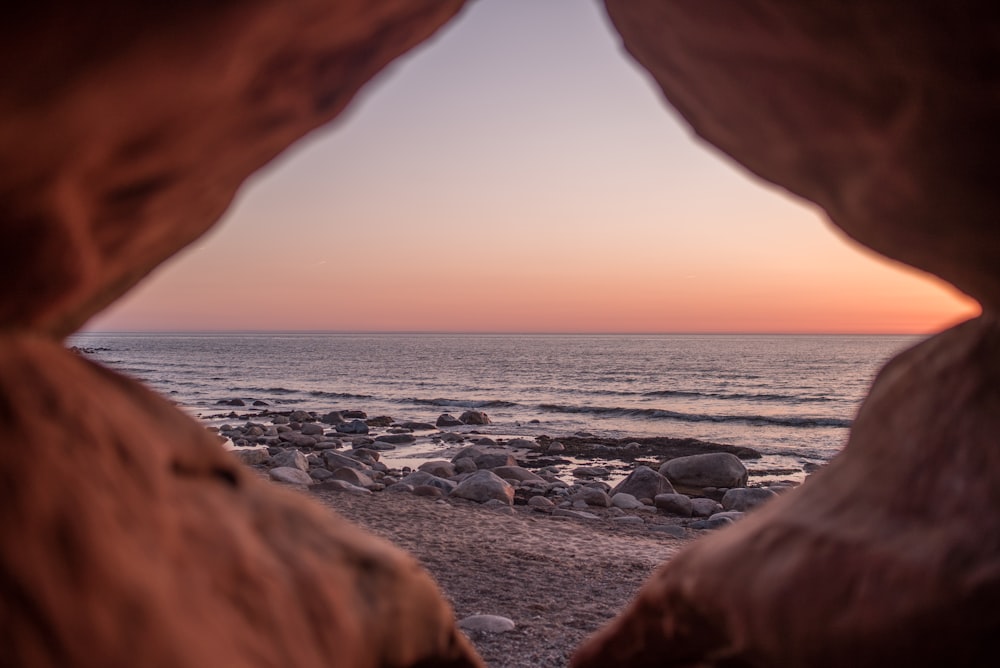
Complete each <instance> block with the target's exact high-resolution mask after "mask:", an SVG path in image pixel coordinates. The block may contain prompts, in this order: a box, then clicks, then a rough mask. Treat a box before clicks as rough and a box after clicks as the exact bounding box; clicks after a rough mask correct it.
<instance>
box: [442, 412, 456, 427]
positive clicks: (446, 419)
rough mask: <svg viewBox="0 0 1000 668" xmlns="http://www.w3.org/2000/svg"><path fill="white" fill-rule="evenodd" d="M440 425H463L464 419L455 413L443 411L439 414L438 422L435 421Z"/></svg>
mask: <svg viewBox="0 0 1000 668" xmlns="http://www.w3.org/2000/svg"><path fill="white" fill-rule="evenodd" d="M435 424H436V425H437V426H438V427H461V426H462V421H461V420H459V419H458V418H456V417H455V416H454V415H450V414H448V413H442V414H441V415H439V416H438V419H437V422H436V423H435Z"/></svg>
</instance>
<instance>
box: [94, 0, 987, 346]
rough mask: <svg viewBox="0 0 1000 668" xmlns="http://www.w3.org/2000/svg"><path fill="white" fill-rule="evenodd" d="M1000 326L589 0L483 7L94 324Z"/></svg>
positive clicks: (925, 329)
mask: <svg viewBox="0 0 1000 668" xmlns="http://www.w3.org/2000/svg"><path fill="white" fill-rule="evenodd" d="M976 313H978V307H977V306H976V304H975V303H974V302H972V301H971V300H969V299H968V298H966V297H964V296H962V295H960V294H959V293H957V292H956V291H954V290H953V289H952V288H950V287H949V286H946V285H945V284H943V283H942V282H940V281H938V280H936V279H934V278H932V277H930V276H928V275H926V274H922V273H919V272H917V271H916V270H912V269H908V268H905V267H903V266H901V265H899V264H896V263H892V262H890V261H888V260H885V259H882V258H880V257H879V256H876V255H875V254H874V253H872V252H870V251H867V250H866V249H863V248H861V247H860V246H858V245H857V244H854V243H853V242H850V241H849V240H847V239H846V238H845V237H844V236H843V235H842V234H840V233H839V231H837V230H836V229H835V228H834V227H833V226H832V225H830V224H829V223H827V222H826V221H825V218H824V217H823V215H822V213H821V212H820V211H818V210H817V209H816V208H815V207H813V206H812V205H810V204H809V203H806V202H803V201H802V200H798V199H796V198H794V197H792V196H791V195H789V194H787V193H785V192H784V191H782V190H781V189H779V188H776V187H774V186H772V185H769V184H766V183H765V182H763V181H760V180H759V179H757V178H756V177H753V176H751V175H749V174H748V173H747V172H745V171H744V170H742V168H740V167H739V166H738V165H736V164H735V163H734V162H732V161H731V160H730V159H728V158H727V157H726V156H724V155H722V154H721V153H719V152H717V151H716V150H715V149H714V148H712V147H710V146H708V145H707V144H705V143H703V142H701V141H700V140H698V139H697V138H695V137H693V135H692V133H691V132H690V130H689V129H688V128H687V126H686V125H685V124H684V122H683V121H682V120H681V119H680V118H679V117H678V116H677V115H676V113H675V112H674V111H673V110H672V109H670V108H669V107H668V106H667V105H666V104H665V102H664V101H663V99H662V96H661V94H660V93H659V90H658V88H657V87H656V86H655V84H654V83H653V82H652V81H651V79H650V78H649V77H648V75H646V74H645V72H644V70H642V69H641V68H639V67H638V66H637V65H636V64H635V63H633V62H632V61H631V60H630V59H629V57H628V56H627V54H625V53H624V51H623V50H622V48H621V45H620V41H619V39H618V37H617V34H616V33H614V31H613V29H612V28H611V27H610V24H609V22H608V20H607V18H606V16H605V15H604V12H603V7H602V6H601V5H600V4H598V3H596V2H591V1H583V0H475V1H474V2H472V3H470V5H469V6H468V7H467V8H466V9H465V10H464V12H463V13H462V14H461V15H460V16H459V17H458V19H457V20H456V21H453V22H452V23H451V24H449V25H448V26H446V27H445V28H443V29H442V30H441V31H440V32H439V33H438V34H437V35H436V36H435V37H434V38H432V39H431V40H430V41H429V42H427V43H425V44H423V45H421V46H420V47H418V48H417V49H416V50H414V51H412V52H410V53H409V54H406V55H405V56H403V57H402V58H400V59H399V60H397V61H396V62H395V63H393V64H392V65H391V66H390V67H389V68H388V70H387V71H385V72H383V73H382V74H381V75H379V77H377V78H376V79H375V80H373V81H372V82H370V83H369V84H368V86H367V87H366V88H365V89H363V90H362V92H361V93H360V94H359V95H358V98H357V99H356V100H355V101H354V102H353V103H352V105H351V107H350V108H349V109H348V111H347V112H346V113H345V114H343V115H342V116H341V117H340V118H338V119H337V120H336V121H334V122H333V123H332V124H331V125H329V126H327V127H325V128H322V129H320V130H318V131H316V132H314V133H312V134H310V135H309V136H308V137H306V138H305V139H304V140H303V141H300V142H299V143H298V144H297V145H295V146H294V147H292V148H291V149H289V150H288V151H286V152H285V153H284V154H283V155H282V156H280V157H279V158H278V159H277V160H275V161H274V162H272V163H271V164H270V165H268V166H266V167H265V168H264V169H262V170H261V171H259V172H258V173H257V174H255V175H253V176H252V177H251V178H250V179H249V180H248V181H247V182H246V183H245V184H244V186H243V188H242V189H241V191H240V193H239V195H238V197H237V199H236V202H235V203H234V205H233V207H232V208H231V209H230V210H229V212H227V214H226V216H225V217H224V219H223V220H222V221H221V222H220V223H219V224H218V225H217V226H216V227H215V229H214V230H213V231H212V232H210V233H209V234H208V235H206V236H205V237H203V238H202V239H201V240H199V241H198V242H196V243H195V244H193V245H192V246H190V247H188V248H187V249H186V250H185V251H183V252H182V253H180V254H179V255H178V256H175V257H174V258H172V259H171V260H170V261H168V262H167V263H166V264H164V265H163V266H161V267H160V268H159V269H158V270H157V271H155V272H154V273H153V274H152V275H151V277H149V278H147V279H146V280H145V281H144V282H143V283H141V284H140V285H139V286H138V287H137V288H135V289H133V290H132V292H130V293H129V294H128V295H126V297H124V298H123V299H122V300H120V301H119V302H118V303H116V304H115V305H113V306H112V307H111V308H110V309H108V310H107V311H105V312H104V313H102V314H100V315H99V316H97V317H96V318H95V319H94V320H93V321H92V322H91V323H90V324H89V325H88V327H87V329H89V330H91V331H94V330H103V331H142V330H157V331H164V330H184V331H190V330H333V331H435V332H440V331H459V332H789V333H800V332H817V333H818V332H827V333H929V332H933V331H936V330H938V329H941V328H942V327H944V326H947V325H949V324H952V323H954V322H958V321H960V320H963V319H966V318H968V317H971V316H973V315H975V314H976Z"/></svg>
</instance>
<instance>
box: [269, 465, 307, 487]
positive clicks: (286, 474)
mask: <svg viewBox="0 0 1000 668" xmlns="http://www.w3.org/2000/svg"><path fill="white" fill-rule="evenodd" d="M268 473H269V475H270V476H271V479H272V480H277V481H278V482H283V483H286V484H288V485H311V484H312V481H313V480H312V478H310V477H309V474H308V473H306V472H305V471H303V470H302V469H297V468H292V467H290V466H279V467H278V468H276V469H271V470H270V471H269V472H268Z"/></svg>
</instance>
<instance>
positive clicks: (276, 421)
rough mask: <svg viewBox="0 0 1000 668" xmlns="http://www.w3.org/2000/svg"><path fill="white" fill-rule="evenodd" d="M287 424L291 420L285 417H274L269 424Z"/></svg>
mask: <svg viewBox="0 0 1000 668" xmlns="http://www.w3.org/2000/svg"><path fill="white" fill-rule="evenodd" d="M289 422H291V420H289V419H288V417H287V416H285V415H275V416H274V417H272V418H271V423H272V424H275V425H286V424H288V423H289Z"/></svg>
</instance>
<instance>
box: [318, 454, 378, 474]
mask: <svg viewBox="0 0 1000 668" xmlns="http://www.w3.org/2000/svg"><path fill="white" fill-rule="evenodd" d="M323 463H324V464H326V468H328V469H330V470H331V471H333V470H335V469H338V468H341V467H342V466H346V467H348V468H352V469H356V470H358V471H364V470H366V469H367V468H368V467H367V466H365V465H364V464H363V463H361V462H359V461H358V460H357V459H355V458H354V457H348V456H347V455H342V454H340V453H339V452H334V451H333V450H324V451H323Z"/></svg>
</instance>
